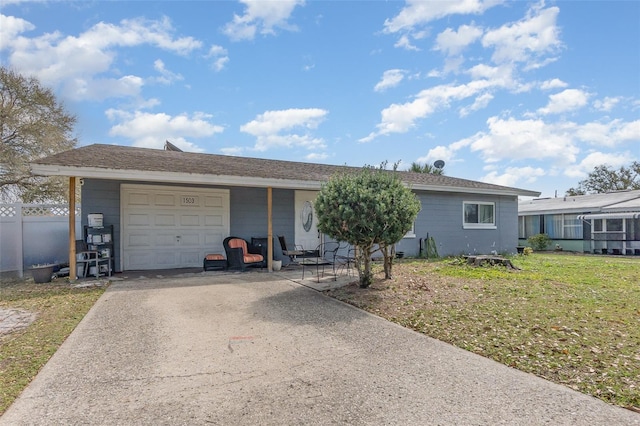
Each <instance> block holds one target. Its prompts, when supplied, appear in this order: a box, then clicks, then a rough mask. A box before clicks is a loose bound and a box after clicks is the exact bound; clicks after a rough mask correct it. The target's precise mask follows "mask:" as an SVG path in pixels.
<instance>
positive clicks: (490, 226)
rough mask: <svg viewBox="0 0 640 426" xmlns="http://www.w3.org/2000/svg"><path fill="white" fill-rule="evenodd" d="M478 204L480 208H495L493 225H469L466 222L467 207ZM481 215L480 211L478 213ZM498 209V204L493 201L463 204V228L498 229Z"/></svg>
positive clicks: (464, 202) (466, 202)
mask: <svg viewBox="0 0 640 426" xmlns="http://www.w3.org/2000/svg"><path fill="white" fill-rule="evenodd" d="M467 204H477V205H478V206H481V205H483V206H492V207H493V222H492V223H468V222H465V214H464V213H465V205H467ZM478 214H480V211H478ZM497 219H498V218H497V209H496V203H495V202H493V201H463V202H462V228H463V229H498V227H497V225H496V221H497Z"/></svg>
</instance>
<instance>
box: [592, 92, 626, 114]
mask: <svg viewBox="0 0 640 426" xmlns="http://www.w3.org/2000/svg"><path fill="white" fill-rule="evenodd" d="M621 100H622V98H621V97H609V96H607V97H605V98H604V99H596V100H595V101H594V102H593V107H594V108H595V109H597V110H598V111H605V112H607V111H611V110H612V109H613V107H615V106H616V105H617V104H618V103H619V102H620V101H621Z"/></svg>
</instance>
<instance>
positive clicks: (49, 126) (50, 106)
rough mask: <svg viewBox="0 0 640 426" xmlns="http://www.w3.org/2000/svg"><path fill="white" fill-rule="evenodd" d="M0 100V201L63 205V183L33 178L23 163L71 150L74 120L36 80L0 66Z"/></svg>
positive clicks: (59, 180) (64, 191)
mask: <svg viewBox="0 0 640 426" xmlns="http://www.w3.org/2000/svg"><path fill="white" fill-rule="evenodd" d="M0 101H1V105H0V137H1V138H2V139H1V140H0V199H2V200H3V201H18V200H22V201H23V202H47V201H48V202H51V201H61V200H64V199H65V196H66V192H67V191H68V189H67V185H66V182H65V181H64V179H62V178H47V177H40V176H33V175H32V174H31V171H30V167H29V163H30V162H31V161H34V160H36V159H38V158H43V157H46V156H49V155H53V154H57V153H59V152H62V151H66V150H68V149H71V148H73V147H74V146H75V145H76V142H77V141H76V139H75V138H73V137H72V135H71V133H72V131H73V126H74V125H75V122H76V118H75V116H73V115H71V114H69V113H67V112H66V111H65V109H64V107H63V105H62V104H61V103H60V102H58V101H57V100H56V98H55V96H54V94H53V92H52V91H51V90H50V89H48V88H45V87H43V86H42V85H41V84H40V83H39V81H38V80H37V79H36V78H34V77H25V76H23V75H20V74H18V73H16V72H14V71H12V70H9V69H7V68H5V67H0Z"/></svg>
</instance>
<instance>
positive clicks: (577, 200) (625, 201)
mask: <svg viewBox="0 0 640 426" xmlns="http://www.w3.org/2000/svg"><path fill="white" fill-rule="evenodd" d="M639 202H640V190H634V191H616V192H607V193H603V194H589V195H575V196H567V197H558V198H541V199H534V200H529V201H521V202H520V203H518V213H519V214H521V215H530V214H541V213H562V212H566V213H587V212H600V211H614V210H616V211H635V210H638V203H639Z"/></svg>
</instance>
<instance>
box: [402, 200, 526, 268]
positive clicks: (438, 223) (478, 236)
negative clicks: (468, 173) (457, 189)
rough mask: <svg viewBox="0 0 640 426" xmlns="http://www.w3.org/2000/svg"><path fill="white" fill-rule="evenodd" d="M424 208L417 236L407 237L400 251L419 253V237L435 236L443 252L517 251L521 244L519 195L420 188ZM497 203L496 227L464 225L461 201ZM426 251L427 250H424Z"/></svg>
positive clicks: (411, 253)
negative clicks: (449, 191)
mask: <svg viewBox="0 0 640 426" xmlns="http://www.w3.org/2000/svg"><path fill="white" fill-rule="evenodd" d="M417 195H418V199H419V200H420V203H421V204H422V210H421V211H420V213H418V217H417V219H416V223H415V234H416V236H415V238H404V239H403V240H402V241H401V242H400V243H398V245H397V250H398V251H404V252H405V253H406V255H408V256H416V255H418V254H419V249H420V239H423V240H424V239H426V238H427V237H433V238H434V239H435V242H436V246H437V248H438V254H440V255H441V256H456V255H460V254H470V253H491V252H492V251H496V252H498V253H515V252H516V246H517V245H518V200H517V198H516V197H508V196H501V197H499V196H487V195H475V194H457V193H440V192H437V193H436V192H418V193H417ZM464 201H487V202H495V203H496V227H497V229H464V228H463V226H462V220H463V218H462V203H463V202H464ZM425 253H426V252H425Z"/></svg>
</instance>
